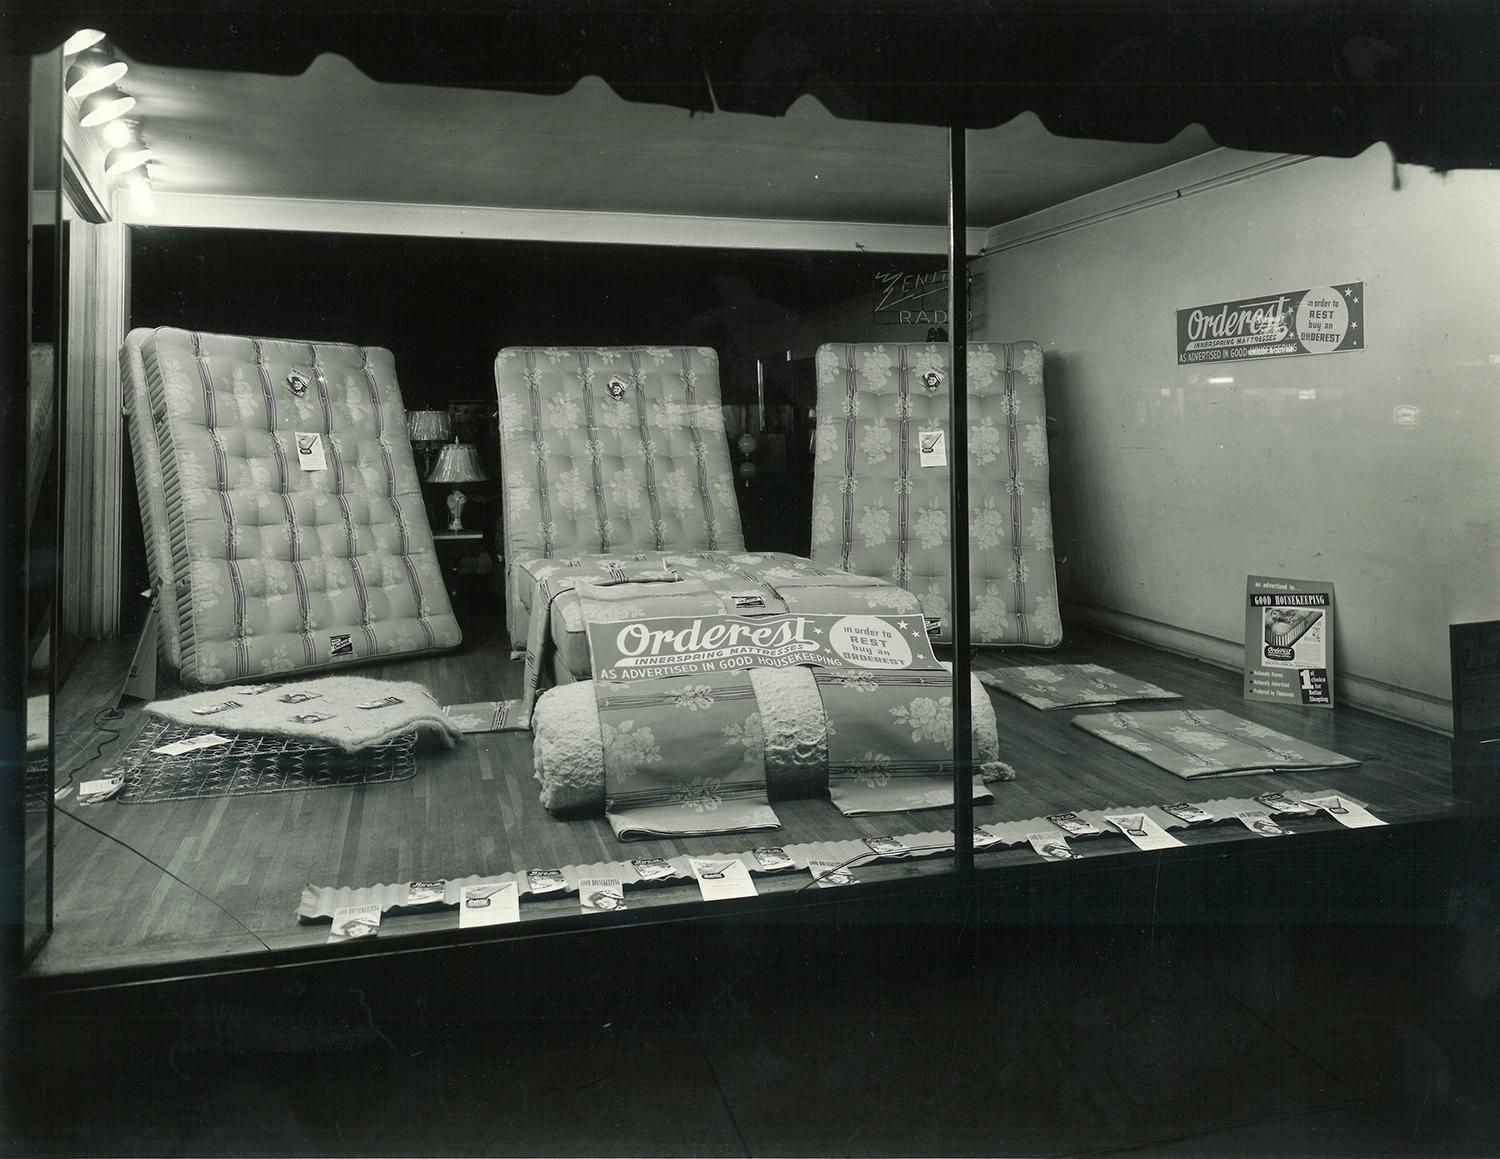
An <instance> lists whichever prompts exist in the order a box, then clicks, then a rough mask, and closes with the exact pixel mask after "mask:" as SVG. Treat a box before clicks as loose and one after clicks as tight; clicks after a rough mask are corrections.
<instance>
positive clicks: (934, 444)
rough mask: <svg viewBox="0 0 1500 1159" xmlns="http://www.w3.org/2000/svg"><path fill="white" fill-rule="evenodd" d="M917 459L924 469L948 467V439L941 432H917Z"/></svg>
mask: <svg viewBox="0 0 1500 1159" xmlns="http://www.w3.org/2000/svg"><path fill="white" fill-rule="evenodd" d="M917 457H918V458H919V459H920V460H921V463H922V466H924V467H946V466H947V465H948V437H947V435H946V433H945V432H943V431H918V432H917Z"/></svg>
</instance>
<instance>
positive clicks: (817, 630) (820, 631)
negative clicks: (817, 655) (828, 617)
mask: <svg viewBox="0 0 1500 1159" xmlns="http://www.w3.org/2000/svg"><path fill="white" fill-rule="evenodd" d="M822 634H823V629H822V628H814V629H813V635H814V636H821V635H822Z"/></svg>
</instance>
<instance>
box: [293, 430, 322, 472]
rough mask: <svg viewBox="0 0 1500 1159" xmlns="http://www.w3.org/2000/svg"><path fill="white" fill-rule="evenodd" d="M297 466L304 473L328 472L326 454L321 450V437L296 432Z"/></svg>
mask: <svg viewBox="0 0 1500 1159" xmlns="http://www.w3.org/2000/svg"><path fill="white" fill-rule="evenodd" d="M296 435H297V466H299V467H301V468H302V469H303V470H304V471H326V470H328V452H327V451H325V450H324V448H323V436H322V435H320V434H318V433H316V432H312V433H308V434H304V433H303V432H302V431H297V432H296Z"/></svg>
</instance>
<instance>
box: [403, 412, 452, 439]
mask: <svg viewBox="0 0 1500 1159" xmlns="http://www.w3.org/2000/svg"><path fill="white" fill-rule="evenodd" d="M406 434H407V437H408V438H410V439H411V441H412V442H414V443H441V442H442V441H443V440H445V439H446V438H447V437H448V436H449V435H450V434H452V427H451V426H450V425H449V423H448V412H447V411H445V410H413V411H407V412H406Z"/></svg>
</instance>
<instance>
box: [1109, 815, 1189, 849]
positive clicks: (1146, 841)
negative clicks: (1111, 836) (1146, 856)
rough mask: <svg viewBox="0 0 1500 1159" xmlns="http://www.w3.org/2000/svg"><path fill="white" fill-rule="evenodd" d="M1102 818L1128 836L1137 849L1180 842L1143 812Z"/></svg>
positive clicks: (1168, 845)
mask: <svg viewBox="0 0 1500 1159" xmlns="http://www.w3.org/2000/svg"><path fill="white" fill-rule="evenodd" d="M1104 819H1105V820H1106V821H1108V822H1109V823H1110V824H1111V825H1113V826H1114V827H1115V828H1116V829H1118V830H1119V831H1120V832H1121V833H1123V834H1125V836H1126V837H1129V838H1130V840H1131V841H1132V842H1133V843H1134V844H1135V847H1136V848H1137V849H1170V848H1172V846H1174V845H1181V844H1182V842H1181V841H1179V840H1177V838H1175V837H1173V836H1172V835H1171V834H1170V833H1168V832H1167V831H1166V830H1165V829H1163V828H1162V827H1161V826H1160V825H1158V824H1157V823H1156V822H1155V821H1153V820H1152V819H1151V818H1150V817H1148V816H1146V814H1144V813H1120V814H1117V815H1115V816H1113V817H1105V818H1104Z"/></svg>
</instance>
